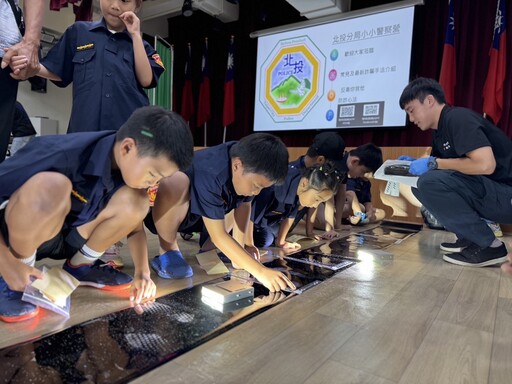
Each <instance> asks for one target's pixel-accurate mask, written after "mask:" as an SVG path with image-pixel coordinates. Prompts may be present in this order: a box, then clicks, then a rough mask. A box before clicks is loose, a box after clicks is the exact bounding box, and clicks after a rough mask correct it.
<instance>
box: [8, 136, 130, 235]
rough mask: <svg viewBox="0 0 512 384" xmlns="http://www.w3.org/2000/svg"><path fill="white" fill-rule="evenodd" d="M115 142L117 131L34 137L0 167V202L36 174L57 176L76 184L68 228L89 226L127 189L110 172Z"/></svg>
mask: <svg viewBox="0 0 512 384" xmlns="http://www.w3.org/2000/svg"><path fill="white" fill-rule="evenodd" d="M115 139H116V131H103V132H83V133H75V134H70V135H49V136H38V137H35V138H34V139H33V140H31V141H30V142H29V143H28V144H27V145H25V146H24V147H23V148H22V149H20V150H19V151H18V152H17V153H16V156H13V157H12V158H9V159H7V160H5V161H4V162H2V163H0V202H3V201H5V200H8V199H9V197H10V196H11V195H12V194H13V193H14V192H15V191H16V190H17V189H19V188H20V187H21V186H22V185H23V184H24V183H25V182H26V181H27V180H28V179H29V178H30V177H32V176H34V175H35V174H37V173H40V172H45V171H49V172H58V173H62V174H63V175H65V176H67V177H68V178H69V179H70V180H71V183H72V184H73V192H72V194H71V196H70V198H71V211H70V213H69V214H68V215H67V216H66V219H65V226H67V227H78V226H80V225H82V224H85V223H88V222H89V221H91V220H93V219H94V218H95V217H96V216H97V215H98V213H99V212H100V211H101V210H102V209H103V208H104V207H105V205H106V204H107V203H108V201H109V200H110V198H111V197H112V195H113V194H114V192H116V191H117V190H118V189H119V188H120V187H122V186H123V185H124V181H123V178H122V176H121V172H120V171H118V170H116V171H112V169H111V167H112V148H113V147H114V142H115Z"/></svg>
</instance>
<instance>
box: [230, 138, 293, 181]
mask: <svg viewBox="0 0 512 384" xmlns="http://www.w3.org/2000/svg"><path fill="white" fill-rule="evenodd" d="M229 155H230V157H231V158H234V157H238V158H240V160H241V161H242V164H243V165H244V172H250V173H257V174H260V175H263V176H265V177H266V178H267V179H268V180H269V181H270V182H272V183H282V182H283V181H284V179H285V178H286V174H287V172H288V150H287V149H286V146H285V145H284V143H283V142H282V141H281V139H280V138H279V137H277V136H274V135H271V134H269V133H253V134H251V135H249V136H245V137H244V138H242V139H241V140H240V141H239V142H237V143H236V144H234V145H233V146H232V147H231V150H230V152H229Z"/></svg>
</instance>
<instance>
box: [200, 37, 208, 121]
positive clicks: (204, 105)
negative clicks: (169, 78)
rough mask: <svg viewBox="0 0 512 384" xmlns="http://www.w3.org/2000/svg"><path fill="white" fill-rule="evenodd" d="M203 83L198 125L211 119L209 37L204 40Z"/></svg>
mask: <svg viewBox="0 0 512 384" xmlns="http://www.w3.org/2000/svg"><path fill="white" fill-rule="evenodd" d="M201 72H202V75H201V85H200V87H199V105H198V107H197V125H198V126H201V125H203V124H204V123H206V122H207V121H208V120H210V72H209V68H208V38H206V39H205V40H204V49H203V57H202V61H201Z"/></svg>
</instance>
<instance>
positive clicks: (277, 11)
mask: <svg viewBox="0 0 512 384" xmlns="http://www.w3.org/2000/svg"><path fill="white" fill-rule="evenodd" d="M394 1H395V0H359V1H353V2H352V7H353V9H354V10H355V9H356V7H357V8H364V7H369V6H375V5H382V4H385V3H392V2H394ZM496 4H497V2H496V0H472V1H470V2H469V1H456V2H455V10H454V11H455V20H456V22H457V27H456V31H455V41H456V42H457V44H456V48H455V55H456V60H457V82H456V83H457V85H456V87H455V103H454V104H455V105H457V106H463V107H467V108H471V109H473V110H475V111H477V112H479V113H482V106H483V98H482V90H483V86H484V83H485V78H486V75H487V70H488V68H489V55H488V54H489V49H490V47H491V43H492V37H493V31H494V19H495V15H496ZM511 12H512V6H509V7H507V20H512V14H511ZM194 17H196V16H195V15H194V16H193V17H191V18H183V20H179V21H178V20H177V19H178V18H173V19H172V23H169V36H170V37H171V38H172V37H173V36H175V37H177V39H176V40H173V41H174V44H175V46H178V45H185V44H186V42H187V41H190V38H191V34H197V40H198V41H201V42H202V39H204V36H205V35H206V36H211V38H210V40H211V42H212V44H217V46H218V47H219V49H218V50H213V49H212V50H211V52H215V55H211V56H210V62H211V64H212V70H211V72H210V73H211V74H212V101H214V103H217V104H216V105H217V107H214V106H213V105H212V119H211V123H210V125H209V132H210V133H209V135H210V136H209V144H210V145H214V144H218V143H220V142H222V131H223V126H222V123H221V121H222V105H221V104H220V105H219V103H220V102H221V100H222V99H223V94H222V93H223V88H222V84H223V81H224V78H223V77H224V71H225V69H224V68H225V65H226V62H225V58H226V48H225V47H226V46H225V44H226V41H228V39H229V36H230V35H236V36H237V71H236V74H235V81H236V83H237V87H236V89H235V99H236V101H237V106H236V111H235V114H236V119H235V123H234V124H233V126H232V127H231V129H230V132H231V134H230V140H231V139H233V140H235V139H239V138H241V137H243V136H246V135H248V134H250V133H252V124H253V115H254V87H255V85H254V84H255V76H256V50H257V41H256V39H252V38H250V37H249V34H250V33H251V32H253V31H256V30H261V29H266V28H271V27H275V26H279V25H283V24H288V23H293V22H297V21H301V20H304V19H303V18H301V17H300V15H299V14H298V12H297V11H296V10H295V9H294V8H293V7H292V6H291V5H289V4H288V3H286V1H285V0H260V1H242V2H240V18H239V21H237V22H233V23H229V24H224V25H222V28H223V29H222V30H219V29H218V28H219V27H218V25H216V24H213V23H211V24H208V21H207V20H206V19H204V20H203V19H202V20H201V21H203V22H202V23H198V20H185V19H193V18H194ZM197 17H201V16H200V15H197ZM447 17H448V1H445V0H443V1H440V0H425V4H424V5H423V6H416V10H415V16H414V32H413V45H412V58H411V78H415V77H418V76H425V77H431V78H434V79H438V78H439V73H440V69H441V61H442V53H443V45H444V41H445V31H446V29H445V28H446V20H447ZM188 23H193V25H194V26H195V28H190V25H189V24H188ZM187 26H188V27H187ZM198 26H200V27H198ZM184 30H185V31H187V35H186V37H185V36H184V33H183V31H184ZM181 39H182V40H181ZM185 39H188V40H185ZM511 39H512V34H508V35H507V51H509V52H511V49H512V41H511ZM210 40H209V41H210ZM177 60H179V59H178V58H177ZM215 68H216V69H215ZM506 72H507V75H506V79H505V84H504V95H503V98H504V109H503V115H502V118H501V121H500V122H499V124H498V126H499V127H500V128H502V129H503V130H504V131H505V132H506V133H507V135H508V136H509V137H512V109H511V105H512V60H509V62H508V63H507V71H506ZM180 76H181V74H180ZM194 77H196V84H199V81H200V71H196V73H195V74H194ZM182 81H183V80H182V79H177V82H182ZM214 84H217V86H216V85H214ZM217 100H219V102H217ZM397 103H398V100H397ZM404 120H405V113H404ZM339 132H340V133H341V135H342V136H343V138H344V140H345V143H346V144H347V146H358V145H361V144H364V143H367V142H373V143H375V144H377V145H379V146H428V145H430V144H431V133H430V132H421V131H420V130H419V129H418V128H417V127H415V126H413V125H410V124H409V125H408V126H407V127H405V128H404V127H397V128H392V129H378V128H377V129H359V130H356V129H352V130H340V131H339ZM316 133H317V132H315V131H295V132H277V133H276V134H277V135H278V136H280V137H281V138H282V139H283V141H284V142H285V143H286V144H287V145H288V146H301V147H307V146H309V145H310V144H311V142H312V140H313V137H314V136H315V134H316ZM210 138H211V142H210ZM199 141H200V140H199Z"/></svg>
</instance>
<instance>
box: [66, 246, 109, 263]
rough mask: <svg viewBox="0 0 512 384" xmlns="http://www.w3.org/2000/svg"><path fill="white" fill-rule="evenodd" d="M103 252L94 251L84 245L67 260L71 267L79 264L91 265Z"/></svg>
mask: <svg viewBox="0 0 512 384" xmlns="http://www.w3.org/2000/svg"><path fill="white" fill-rule="evenodd" d="M101 255H103V252H98V251H95V250H94V249H91V248H89V247H88V246H87V244H84V245H83V246H82V248H80V249H79V250H78V252H77V253H75V255H74V256H73V257H72V258H71V260H69V263H70V264H71V265H80V264H93V263H94V262H95V261H96V260H98V259H99V258H100V257H101Z"/></svg>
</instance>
